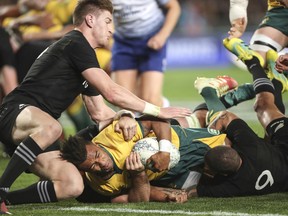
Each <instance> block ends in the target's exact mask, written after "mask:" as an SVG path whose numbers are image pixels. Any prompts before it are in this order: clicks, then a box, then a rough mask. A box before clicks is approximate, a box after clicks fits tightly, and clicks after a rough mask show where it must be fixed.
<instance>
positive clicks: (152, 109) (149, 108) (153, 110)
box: [143, 102, 160, 117]
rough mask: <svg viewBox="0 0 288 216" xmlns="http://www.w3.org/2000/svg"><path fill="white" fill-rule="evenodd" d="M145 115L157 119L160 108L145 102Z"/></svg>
mask: <svg viewBox="0 0 288 216" xmlns="http://www.w3.org/2000/svg"><path fill="white" fill-rule="evenodd" d="M143 113H144V114H148V115H152V116H155V117H157V116H158V115H159V113H160V107H158V106H155V105H153V104H151V103H148V102H145V108H144V110H143Z"/></svg>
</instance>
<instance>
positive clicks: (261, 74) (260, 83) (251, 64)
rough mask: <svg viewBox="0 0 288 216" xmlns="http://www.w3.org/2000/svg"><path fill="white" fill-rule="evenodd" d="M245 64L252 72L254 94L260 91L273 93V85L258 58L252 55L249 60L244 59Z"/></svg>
mask: <svg viewBox="0 0 288 216" xmlns="http://www.w3.org/2000/svg"><path fill="white" fill-rule="evenodd" d="M245 64H246V66H247V68H248V70H249V72H250V73H251V74H252V77H253V87H254V91H255V94H258V93H260V92H271V93H273V94H274V86H273V84H272V82H271V81H270V80H269V79H268V77H267V75H266V73H265V71H264V69H263V68H262V66H261V65H260V62H259V60H258V58H257V57H255V56H254V57H253V58H252V59H251V60H247V61H245Z"/></svg>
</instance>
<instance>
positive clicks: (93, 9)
mask: <svg viewBox="0 0 288 216" xmlns="http://www.w3.org/2000/svg"><path fill="white" fill-rule="evenodd" d="M112 12H113V6H112V3H111V1H110V0H81V1H79V3H78V5H77V6H76V8H75V11H74V15H73V22H74V25H75V27H76V28H77V29H78V30H80V31H81V32H82V33H83V35H84V36H85V37H86V39H87V40H88V42H89V44H90V45H91V46H92V48H93V49H95V48H98V47H107V46H108V45H109V41H110V38H111V37H112V34H113V31H114V29H113V21H112Z"/></svg>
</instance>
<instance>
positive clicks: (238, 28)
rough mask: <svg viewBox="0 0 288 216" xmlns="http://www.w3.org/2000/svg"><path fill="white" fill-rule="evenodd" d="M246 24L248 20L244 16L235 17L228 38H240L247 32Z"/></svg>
mask: <svg viewBox="0 0 288 216" xmlns="http://www.w3.org/2000/svg"><path fill="white" fill-rule="evenodd" d="M246 26H247V21H246V19H245V18H244V17H243V18H238V19H235V20H234V21H233V22H232V24H231V28H230V30H229V31H228V34H229V37H228V38H229V39H231V38H240V37H241V36H242V35H243V33H244V32H245V29H246Z"/></svg>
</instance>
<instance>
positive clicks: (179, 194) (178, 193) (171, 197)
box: [166, 189, 188, 203]
mask: <svg viewBox="0 0 288 216" xmlns="http://www.w3.org/2000/svg"><path fill="white" fill-rule="evenodd" d="M187 201H188V194H187V192H186V191H183V190H177V189H173V190H171V193H169V194H167V196H166V202H176V203H184V202H187Z"/></svg>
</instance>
